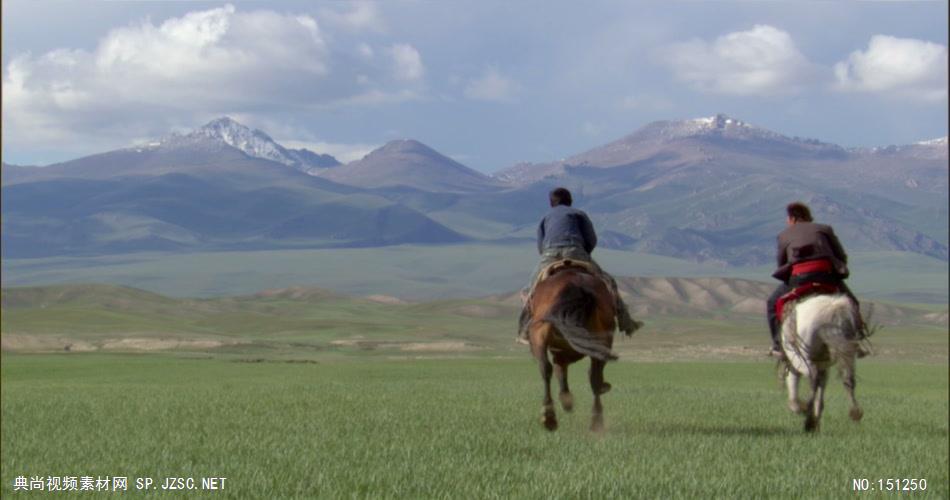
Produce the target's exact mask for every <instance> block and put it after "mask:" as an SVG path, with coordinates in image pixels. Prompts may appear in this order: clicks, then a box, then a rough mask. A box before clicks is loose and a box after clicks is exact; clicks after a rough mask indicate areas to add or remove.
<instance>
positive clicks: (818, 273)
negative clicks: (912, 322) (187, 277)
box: [766, 202, 863, 356]
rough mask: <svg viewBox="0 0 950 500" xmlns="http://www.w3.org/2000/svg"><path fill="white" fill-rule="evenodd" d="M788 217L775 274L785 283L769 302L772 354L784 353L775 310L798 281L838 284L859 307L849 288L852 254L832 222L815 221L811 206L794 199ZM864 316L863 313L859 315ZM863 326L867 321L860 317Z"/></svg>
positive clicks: (768, 315)
mask: <svg viewBox="0 0 950 500" xmlns="http://www.w3.org/2000/svg"><path fill="white" fill-rule="evenodd" d="M786 212H787V214H788V218H787V219H786V224H787V226H788V227H786V228H785V230H784V231H782V232H781V233H780V234H779V235H778V253H777V255H776V259H777V261H778V269H776V270H775V272H774V273H772V277H774V278H776V279H778V280H781V281H782V284H780V285H779V286H778V288H776V289H775V291H774V292H773V293H772V295H771V296H770V297H769V299H768V301H767V303H766V308H767V310H766V315H767V317H768V321H769V332H770V333H771V335H772V354H773V355H775V356H781V355H782V347H781V344H780V339H779V324H778V319H777V317H776V313H775V303H776V302H777V301H778V299H779V297H781V296H782V295H785V294H786V293H788V292H790V291H792V290H794V289H795V287H797V286H798V285H800V284H802V283H808V282H819V283H829V284H834V285H837V286H838V287H839V288H840V289H841V292H842V293H845V294H847V295H848V296H849V297H851V300H852V301H854V304H855V308H856V309H857V307H858V299H857V298H855V296H854V294H853V293H852V292H851V290H850V289H848V286H847V285H846V284H845V283H844V280H845V279H846V278H847V277H848V275H849V274H850V272H849V271H848V254H846V253H845V252H844V247H842V246H841V242H840V241H838V237H837V236H835V232H834V230H832V229H831V226H827V225H825V224H816V223H815V222H813V221H812V217H811V210H809V209H808V206H807V205H805V204H804V203H801V202H794V203H790V204H789V205H788V207H786ZM858 316H859V318H860V315H858ZM858 324H859V328H863V325H862V324H861V323H860V321H859V323H858Z"/></svg>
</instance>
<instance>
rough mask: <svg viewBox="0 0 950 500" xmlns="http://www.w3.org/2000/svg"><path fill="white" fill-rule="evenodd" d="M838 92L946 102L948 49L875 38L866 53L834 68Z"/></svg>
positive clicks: (931, 44) (941, 46) (853, 56)
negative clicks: (885, 94) (883, 94)
mask: <svg viewBox="0 0 950 500" xmlns="http://www.w3.org/2000/svg"><path fill="white" fill-rule="evenodd" d="M835 78H836V79H837V86H838V88H839V89H840V90H853V91H866V92H895V93H897V94H900V95H905V96H911V97H916V98H920V99H924V100H941V99H942V100H946V99H947V46H946V45H940V44H937V43H933V42H927V41H924V40H916V39H913V38H896V37H892V36H886V35H874V36H873V37H871V41H870V42H869V43H868V48H867V50H865V51H863V52H862V51H860V50H858V51H854V52H852V53H851V55H850V56H849V57H848V59H847V60H846V61H841V62H839V63H838V64H836V65H835Z"/></svg>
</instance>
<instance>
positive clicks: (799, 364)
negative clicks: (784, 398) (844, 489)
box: [782, 294, 864, 432]
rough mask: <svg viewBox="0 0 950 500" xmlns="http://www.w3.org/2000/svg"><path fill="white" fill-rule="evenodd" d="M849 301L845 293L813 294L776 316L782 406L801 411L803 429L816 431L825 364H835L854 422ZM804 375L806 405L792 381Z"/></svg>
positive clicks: (854, 343) (854, 333)
mask: <svg viewBox="0 0 950 500" xmlns="http://www.w3.org/2000/svg"><path fill="white" fill-rule="evenodd" d="M854 308H855V307H854V304H853V303H852V302H851V300H850V299H849V298H848V296H847V295H843V294H833V295H813V296H810V297H805V298H803V299H800V300H798V301H797V303H796V304H794V306H792V304H789V305H786V307H785V311H784V314H783V320H782V349H783V350H784V351H785V356H786V357H787V359H788V361H787V363H786V373H785V386H786V388H787V389H788V408H789V409H790V410H792V411H793V412H795V413H805V430H806V431H808V432H813V431H817V430H818V422H819V420H820V419H821V412H822V410H823V409H824V398H825V384H826V383H827V382H828V368H830V367H831V366H832V365H834V364H836V363H837V365H838V372H839V373H840V375H841V380H842V381H843V382H844V388H845V391H847V393H848V398H849V399H850V400H851V410H850V412H849V413H848V414H849V416H850V417H851V420H853V421H855V422H857V421H859V420H861V417H862V416H864V411H863V410H862V409H861V406H860V405H858V402H857V400H856V399H854V360H855V357H856V356H857V352H858V349H859V345H858V342H859V341H858V333H859V332H858V325H856V324H855V323H856V320H855V318H856V311H855V310H854ZM803 375H806V376H808V378H809V380H810V381H811V390H812V395H811V399H810V400H809V401H808V403H805V402H803V401H802V400H801V399H799V397H798V380H799V378H800V377H801V376H803Z"/></svg>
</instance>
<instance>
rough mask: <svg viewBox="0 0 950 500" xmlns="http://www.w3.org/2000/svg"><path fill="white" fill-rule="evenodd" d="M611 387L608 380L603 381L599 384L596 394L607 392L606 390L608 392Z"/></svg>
mask: <svg viewBox="0 0 950 500" xmlns="http://www.w3.org/2000/svg"><path fill="white" fill-rule="evenodd" d="M611 387H612V386H611V385H610V383H609V382H604V383H603V384H600V390H599V391H597V395H602V394H607V393H608V392H610V389H611Z"/></svg>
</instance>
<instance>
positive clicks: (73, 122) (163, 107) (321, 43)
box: [3, 4, 423, 146]
mask: <svg viewBox="0 0 950 500" xmlns="http://www.w3.org/2000/svg"><path fill="white" fill-rule="evenodd" d="M350 14H352V19H350V21H351V24H352V25H353V26H358V25H360V23H363V25H365V26H372V25H374V24H375V21H374V22H370V21H369V20H372V19H375V17H374V16H377V13H376V10H375V7H374V6H373V5H372V4H365V5H364V4H357V5H356V6H355V8H354V10H353V12H351V13H350ZM360 19H363V20H364V21H359V20H360ZM341 22H342V21H340V20H339V19H338V20H336V21H335V23H337V24H339V23H341ZM328 24H333V23H328ZM332 39H334V37H333V36H331V34H330V33H327V32H326V31H325V27H324V25H323V24H321V22H320V20H318V19H316V18H314V17H312V16H309V15H296V14H289V13H278V12H274V11H269V10H259V11H248V12H244V11H240V10H238V9H236V8H235V7H234V6H232V5H226V6H224V7H220V8H214V9H208V10H202V11H194V12H190V13H187V14H185V15H183V16H181V17H176V18H171V19H167V20H165V21H163V22H161V23H160V24H155V23H153V22H152V21H151V20H148V19H146V20H143V21H140V22H138V23H135V24H132V25H129V26H124V27H120V28H116V29H113V30H111V31H109V32H108V33H107V34H106V35H104V36H103V37H102V38H101V39H100V40H99V43H98V45H97V46H96V47H95V49H94V50H91V51H90V50H73V49H58V50H53V51H50V52H48V53H45V54H40V55H32V54H20V55H16V56H14V57H12V59H11V60H10V62H9V63H8V64H7V66H6V67H5V68H4V70H3V123H4V127H3V135H4V139H5V140H7V141H9V143H10V144H17V145H18V146H24V145H27V144H48V143H50V142H52V141H57V140H61V141H67V140H68V141H79V140H83V138H89V137H94V136H105V135H111V136H112V137H113V140H121V139H129V138H131V137H137V136H147V135H151V134H154V133H156V132H157V131H167V130H168V128H170V127H173V126H178V125H180V124H182V123H188V124H190V125H191V126H194V124H195V120H196V119H205V118H207V117H208V116H209V115H213V114H223V113H232V114H233V113H242V112H246V113H253V112H255V111H274V110H300V109H325V108H332V107H345V106H363V105H377V104H380V103H391V102H399V101H403V100H406V99H412V98H416V97H417V96H418V95H419V94H418V85H419V82H420V80H421V79H422V78H423V66H422V57H421V55H420V54H419V52H418V50H416V49H415V48H414V47H412V46H410V45H406V44H394V45H392V55H393V60H394V62H395V64H396V71H395V73H394V72H393V68H392V66H391V64H389V63H388V62H387V61H381V60H378V59H379V58H375V57H373V55H372V49H371V48H370V47H369V45H365V44H364V45H363V46H359V48H358V50H357V53H354V51H353V49H352V47H353V45H352V43H347V44H346V45H345V46H341V47H339V48H335V47H334V46H333V45H332V44H331V42H330V40H332ZM354 81H362V82H364V84H363V85H361V86H359V87H354V85H353V82H354Z"/></svg>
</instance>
